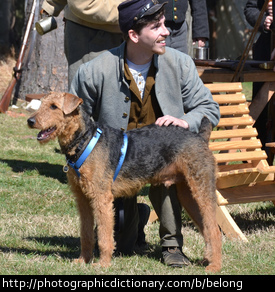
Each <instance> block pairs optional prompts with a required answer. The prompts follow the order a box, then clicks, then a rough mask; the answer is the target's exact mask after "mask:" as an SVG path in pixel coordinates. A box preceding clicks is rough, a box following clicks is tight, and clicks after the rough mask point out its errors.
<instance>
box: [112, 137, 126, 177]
mask: <svg viewBox="0 0 275 292" xmlns="http://www.w3.org/2000/svg"><path fill="white" fill-rule="evenodd" d="M123 136H124V139H123V145H122V147H121V150H120V151H121V155H120V158H119V162H118V165H117V167H116V171H115V174H114V178H113V182H114V181H115V180H116V178H117V176H118V173H119V171H120V169H121V166H122V164H123V162H124V159H125V156H126V152H127V148H128V137H127V135H126V134H125V133H123Z"/></svg>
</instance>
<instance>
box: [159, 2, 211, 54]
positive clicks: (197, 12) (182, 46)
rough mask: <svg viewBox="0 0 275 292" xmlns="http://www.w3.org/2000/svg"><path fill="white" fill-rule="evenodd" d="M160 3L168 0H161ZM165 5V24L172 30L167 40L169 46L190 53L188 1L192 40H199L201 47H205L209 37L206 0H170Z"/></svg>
mask: <svg viewBox="0 0 275 292" xmlns="http://www.w3.org/2000/svg"><path fill="white" fill-rule="evenodd" d="M159 2H160V3H164V2H166V1H165V0H160V1H159ZM167 2H168V3H167V5H166V7H165V19H166V22H165V25H166V27H167V29H168V30H169V32H170V35H169V37H168V38H167V40H166V45H167V46H168V47H171V48H174V49H177V50H179V51H181V52H183V53H185V54H187V53H188V29H189V28H188V25H187V23H186V12H187V9H188V2H189V4H190V8H191V15H192V27H191V28H190V29H191V32H192V40H193V43H195V42H198V46H199V47H204V46H205V44H206V41H207V40H208V39H209V25H208V14H207V7H206V1H205V0H181V1H178V0H168V1H167Z"/></svg>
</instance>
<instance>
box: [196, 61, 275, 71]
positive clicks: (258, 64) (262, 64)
mask: <svg viewBox="0 0 275 292" xmlns="http://www.w3.org/2000/svg"><path fill="white" fill-rule="evenodd" d="M193 61H194V63H195V65H196V66H200V67H217V68H226V69H230V70H233V71H235V70H236V68H237V67H238V66H239V63H240V61H239V60H236V61H235V60H226V61H218V60H217V61H215V60H197V59H194V60H193ZM274 66H275V62H274V61H256V60H248V61H246V62H245V63H244V64H243V69H244V70H250V69H251V68H252V67H254V68H260V69H265V70H271V69H273V68H274Z"/></svg>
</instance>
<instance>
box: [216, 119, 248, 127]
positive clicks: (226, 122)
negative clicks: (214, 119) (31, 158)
mask: <svg viewBox="0 0 275 292" xmlns="http://www.w3.org/2000/svg"><path fill="white" fill-rule="evenodd" d="M252 124H253V119H252V118H251V117H250V116H245V117H234V118H221V119H220V122H219V124H218V126H217V127H229V126H249V125H252Z"/></svg>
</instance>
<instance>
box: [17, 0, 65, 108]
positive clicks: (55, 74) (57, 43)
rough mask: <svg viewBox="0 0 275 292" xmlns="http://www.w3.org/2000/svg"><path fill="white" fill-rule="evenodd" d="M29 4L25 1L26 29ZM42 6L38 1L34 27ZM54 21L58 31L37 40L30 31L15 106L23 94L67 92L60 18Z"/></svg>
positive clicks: (23, 97) (29, 1)
mask: <svg viewBox="0 0 275 292" xmlns="http://www.w3.org/2000/svg"><path fill="white" fill-rule="evenodd" d="M32 1H33V0H26V5H25V25H26V23H27V20H28V17H29V15H30V9H31V6H32ZM42 2H43V0H39V1H37V7H36V10H35V18H34V23H35V22H36V21H38V20H39V19H40V14H39V11H40V9H41V5H42ZM56 21H57V26H58V27H57V29H56V30H53V31H51V32H49V33H47V34H45V35H43V36H40V35H39V34H38V33H37V32H36V30H33V31H32V33H31V35H30V38H29V44H28V50H27V52H26V55H25V59H24V65H23V72H22V76H21V80H20V82H18V84H17V88H16V90H15V96H14V102H16V100H17V98H21V99H25V96H26V94H34V93H47V92H49V91H68V88H67V87H68V85H67V84H68V83H67V76H68V74H67V70H68V69H67V67H68V65H67V60H66V57H65V54H64V21H63V15H60V16H59V17H58V18H56ZM33 27H34V24H33Z"/></svg>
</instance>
